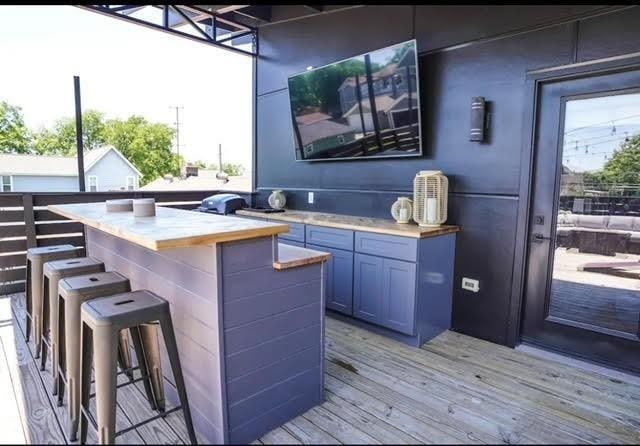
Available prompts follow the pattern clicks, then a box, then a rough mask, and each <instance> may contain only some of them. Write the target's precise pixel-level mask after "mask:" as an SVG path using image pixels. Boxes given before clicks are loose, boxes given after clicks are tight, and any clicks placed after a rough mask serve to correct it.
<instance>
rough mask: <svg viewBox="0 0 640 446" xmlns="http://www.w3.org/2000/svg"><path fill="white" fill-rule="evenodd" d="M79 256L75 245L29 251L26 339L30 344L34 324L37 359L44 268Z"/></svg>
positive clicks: (39, 345) (40, 333)
mask: <svg viewBox="0 0 640 446" xmlns="http://www.w3.org/2000/svg"><path fill="white" fill-rule="evenodd" d="M77 256H78V249H77V248H76V247H75V246H73V245H69V244H66V245H55V246H42V247H39V248H29V249H27V265H26V266H27V267H26V278H25V279H26V292H25V300H26V307H27V312H26V324H25V325H26V326H25V332H26V333H25V338H26V341H27V342H29V338H30V337H31V325H32V323H33V335H34V336H33V337H34V344H35V357H36V358H39V357H40V347H41V342H40V341H41V339H42V329H43V327H42V325H43V319H42V311H43V302H44V298H45V296H44V293H43V289H42V287H43V280H44V277H43V268H44V264H45V263H46V262H50V261H52V260H58V259H68V258H71V257H77Z"/></svg>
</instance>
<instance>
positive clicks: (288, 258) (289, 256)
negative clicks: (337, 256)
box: [273, 243, 331, 269]
mask: <svg viewBox="0 0 640 446" xmlns="http://www.w3.org/2000/svg"><path fill="white" fill-rule="evenodd" d="M329 257H331V254H329V253H327V252H322V251H316V250H315V249H309V248H299V247H297V246H291V245H287V244H285V243H278V260H276V261H275V262H273V267H274V268H275V269H289V268H296V267H298V266H304V265H312V264H314V263H320V262H324V261H325V260H329Z"/></svg>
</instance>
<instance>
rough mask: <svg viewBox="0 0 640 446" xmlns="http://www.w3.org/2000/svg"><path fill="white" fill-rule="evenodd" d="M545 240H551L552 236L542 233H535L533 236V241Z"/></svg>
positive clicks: (540, 241)
mask: <svg viewBox="0 0 640 446" xmlns="http://www.w3.org/2000/svg"><path fill="white" fill-rule="evenodd" d="M545 240H551V237H545V236H544V235H542V234H533V237H532V238H531V241H532V242H533V243H542V242H544V241H545Z"/></svg>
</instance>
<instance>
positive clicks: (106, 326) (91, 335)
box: [80, 290, 197, 444]
mask: <svg viewBox="0 0 640 446" xmlns="http://www.w3.org/2000/svg"><path fill="white" fill-rule="evenodd" d="M153 323H159V326H160V328H161V330H162V336H163V338H164V345H165V347H166V352H167V357H168V358H169V362H170V363H171V371H172V373H173V378H174V382H175V387H176V391H177V393H178V396H179V398H180V405H179V406H176V407H174V408H172V409H169V410H166V412H164V415H167V414H169V413H171V412H174V411H177V410H182V413H183V415H184V420H185V424H186V428H187V432H188V433H189V441H190V442H191V444H195V443H196V442H197V439H196V435H195V431H194V429H193V423H192V420H191V411H190V409H189V401H188V399H187V392H186V388H185V385H184V378H183V376H182V368H181V366H180V357H179V354H178V347H177V344H176V339H175V334H174V332H173V324H172V322H171V313H170V309H169V303H168V302H167V301H166V300H164V299H162V298H161V297H159V296H156V295H155V294H153V293H152V292H151V291H146V290H140V291H132V292H127V293H120V294H114V295H112V296H108V297H103V298H99V299H94V300H90V301H87V302H84V303H83V304H82V340H81V349H82V367H81V369H82V371H81V378H80V386H81V392H80V394H81V409H82V412H83V414H84V416H82V417H81V419H80V442H81V443H82V444H84V443H85V441H86V439H87V427H88V422H89V421H91V422H92V423H94V422H93V419H92V418H91V419H90V418H89V417H88V416H87V415H86V414H87V413H88V411H89V400H90V398H91V395H90V389H91V369H92V365H94V373H95V397H96V423H95V428H96V429H97V431H98V442H99V443H100V444H113V443H114V442H115V439H116V437H117V436H118V435H119V432H116V429H115V428H116V404H117V387H118V381H117V379H116V357H117V352H116V344H117V342H116V340H117V333H118V332H119V331H121V330H124V329H126V328H129V329H130V330H131V331H132V333H134V332H138V333H139V330H140V327H142V326H145V325H147V326H148V325H151V324H153ZM158 353H159V352H158ZM151 356H158V357H159V356H160V355H159V354H157V355H151ZM138 359H139V361H138V362H139V363H140V367H141V370H143V371H144V373H146V374H149V373H151V375H154V374H159V375H160V379H162V372H161V370H160V369H159V364H158V365H157V366H156V367H153V365H152V368H151V369H150V368H149V366H148V365H149V364H148V359H149V355H144V354H143V355H142V357H138ZM140 359H142V360H141V361H140ZM154 370H155V371H154ZM157 390H158V386H157V385H154V387H153V393H154V395H153V398H154V399H158V395H155V393H156V391H157ZM160 399H163V396H161V397H160ZM164 415H162V414H161V415H159V416H164ZM156 418H158V416H156V417H151V418H149V419H147V420H145V421H142V422H140V423H137V424H136V425H134V426H131V427H130V428H127V429H125V430H129V429H131V428H134V427H138V426H140V425H142V424H144V423H147V422H150V421H153V420H154V419H156ZM121 432H123V431H121ZM121 432H120V433H121Z"/></svg>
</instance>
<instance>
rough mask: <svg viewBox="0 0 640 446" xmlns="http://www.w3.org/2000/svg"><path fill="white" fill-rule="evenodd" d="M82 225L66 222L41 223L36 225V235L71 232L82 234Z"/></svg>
mask: <svg viewBox="0 0 640 446" xmlns="http://www.w3.org/2000/svg"><path fill="white" fill-rule="evenodd" d="M83 230H84V228H83V225H82V223H78V222H75V221H65V222H60V223H39V224H37V225H36V235H52V234H67V233H70V232H82V231H83Z"/></svg>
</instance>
